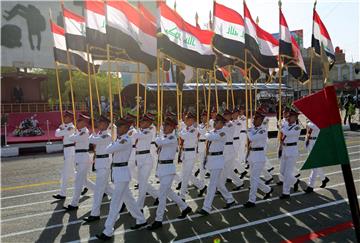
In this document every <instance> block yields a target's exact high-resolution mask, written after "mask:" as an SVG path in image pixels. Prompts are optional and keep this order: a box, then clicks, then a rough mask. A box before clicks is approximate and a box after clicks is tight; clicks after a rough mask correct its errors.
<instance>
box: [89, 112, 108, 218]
mask: <svg viewBox="0 0 360 243" xmlns="http://www.w3.org/2000/svg"><path fill="white" fill-rule="evenodd" d="M97 123H98V124H97V128H98V130H99V132H98V133H97V134H95V133H93V134H91V135H90V137H89V142H90V143H91V144H94V145H95V146H96V147H95V151H96V155H95V171H96V181H95V189H94V201H93V206H92V209H91V213H90V216H89V217H86V218H84V221H86V222H92V221H96V220H99V219H100V207H101V202H102V198H103V195H104V193H105V191H106V192H107V193H109V192H111V190H110V185H109V176H110V169H111V158H110V156H109V153H107V152H106V148H107V146H109V144H111V142H112V138H111V133H110V131H109V130H108V127H109V124H110V120H109V119H108V118H107V117H105V116H103V115H101V116H100V117H99V119H98V122H97Z"/></svg>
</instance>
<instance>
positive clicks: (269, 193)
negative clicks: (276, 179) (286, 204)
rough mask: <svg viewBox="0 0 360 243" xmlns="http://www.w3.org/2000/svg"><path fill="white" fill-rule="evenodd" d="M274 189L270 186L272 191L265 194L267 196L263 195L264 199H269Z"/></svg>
mask: <svg viewBox="0 0 360 243" xmlns="http://www.w3.org/2000/svg"><path fill="white" fill-rule="evenodd" d="M273 191H274V189H272V188H270V191H269V192H268V193H266V194H265V196H264V197H263V200H266V199H269V198H270V196H271V193H272V192H273Z"/></svg>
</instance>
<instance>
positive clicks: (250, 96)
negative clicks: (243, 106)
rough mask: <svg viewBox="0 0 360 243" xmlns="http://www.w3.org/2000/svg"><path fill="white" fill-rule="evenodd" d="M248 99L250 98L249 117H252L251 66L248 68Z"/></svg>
mask: <svg viewBox="0 0 360 243" xmlns="http://www.w3.org/2000/svg"><path fill="white" fill-rule="evenodd" d="M249 71H250V72H249V82H248V84H249V100H250V119H252V117H253V109H252V108H253V107H252V103H253V99H252V80H251V68H250V69H249Z"/></svg>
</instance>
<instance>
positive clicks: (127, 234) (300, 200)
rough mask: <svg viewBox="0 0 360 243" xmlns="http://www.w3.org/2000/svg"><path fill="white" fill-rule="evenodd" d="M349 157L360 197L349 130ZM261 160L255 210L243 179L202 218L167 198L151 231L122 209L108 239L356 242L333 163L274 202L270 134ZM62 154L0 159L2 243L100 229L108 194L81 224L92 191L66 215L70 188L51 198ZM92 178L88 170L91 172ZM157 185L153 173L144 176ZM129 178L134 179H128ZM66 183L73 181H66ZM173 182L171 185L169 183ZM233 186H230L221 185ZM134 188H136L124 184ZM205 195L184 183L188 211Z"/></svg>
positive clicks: (84, 236)
mask: <svg viewBox="0 0 360 243" xmlns="http://www.w3.org/2000/svg"><path fill="white" fill-rule="evenodd" d="M345 136H346V143H347V148H348V152H349V156H350V159H351V166H352V171H353V177H354V181H355V185H356V188H357V192H358V195H359V197H358V199H360V194H359V193H360V137H359V133H356V132H345ZM269 141H270V142H269V146H268V158H269V159H270V160H271V162H272V163H273V165H274V167H275V170H274V179H275V180H274V182H273V183H272V184H271V186H272V187H273V188H274V193H273V194H272V197H271V198H270V199H268V200H262V196H263V195H261V194H260V193H259V194H258V201H257V204H256V207H255V208H250V209H245V208H243V207H242V204H243V203H245V202H246V201H247V199H248V193H249V191H248V185H249V178H248V177H246V178H245V186H244V188H242V189H241V190H239V191H232V193H233V195H234V197H235V200H236V201H237V204H236V206H234V207H232V208H230V209H226V210H224V209H222V208H223V206H224V205H225V202H224V201H223V199H222V198H221V196H220V195H216V197H215V200H214V203H213V206H214V208H213V211H212V212H211V214H210V215H209V216H200V215H198V214H195V213H191V214H190V215H189V216H188V217H187V218H185V219H177V218H176V217H177V216H178V215H179V213H180V211H179V209H178V207H177V206H176V205H174V203H172V202H169V201H168V204H167V212H166V213H165V218H164V222H163V227H162V228H161V229H158V230H155V231H148V230H147V229H142V230H137V231H133V230H131V229H130V227H131V226H132V225H133V224H134V223H135V220H134V219H133V218H132V217H131V216H130V215H129V213H128V212H124V213H121V217H120V219H119V220H118V221H117V223H116V230H115V236H114V238H113V241H114V242H123V241H124V242H136V243H138V242H139V243H140V242H141V243H142V242H146V243H150V242H215V243H218V242H307V241H312V242H342V243H343V242H355V241H356V240H355V232H354V228H353V227H352V224H351V213H350V209H349V205H348V202H347V194H346V190H345V184H344V179H343V175H342V171H341V168H340V166H331V167H326V168H324V171H325V174H326V175H327V177H329V179H330V182H329V183H328V185H327V188H325V189H322V188H319V185H320V184H321V182H320V181H317V184H316V185H317V188H316V189H315V191H314V192H313V193H311V194H305V193H304V192H303V190H301V188H304V189H305V187H306V182H307V179H308V176H309V173H310V171H301V176H300V179H301V183H300V186H301V188H300V190H299V191H298V192H296V193H292V197H291V199H290V200H288V201H286V200H279V198H278V196H279V195H280V194H281V186H278V185H276V182H277V174H278V173H279V160H278V159H277V152H276V143H277V142H276V139H271V140H269ZM299 148H300V153H301V156H300V158H299V160H298V163H297V167H298V168H300V167H301V165H302V163H303V162H304V160H305V159H306V156H307V154H306V153H305V150H304V143H303V141H301V142H300V144H299ZM62 164H63V157H62V154H52V155H46V154H42V155H31V156H22V157H17V158H7V159H2V164H1V166H2V177H1V183H2V186H1V241H2V242H54V241H56V242H60V241H61V242H88V241H92V242H96V241H97V239H96V238H95V235H96V234H97V233H101V231H102V230H103V226H104V223H105V220H106V216H107V213H108V210H109V203H110V202H109V200H108V199H106V198H105V199H104V200H103V204H102V208H101V220H100V221H97V222H93V223H84V221H83V220H82V219H83V218H84V217H86V216H88V215H89V213H90V210H91V205H92V192H91V191H89V192H88V193H87V194H86V195H85V196H83V197H82V198H81V200H80V205H79V206H80V207H79V210H77V211H75V212H70V213H66V212H65V210H63V209H62V207H63V206H64V205H67V204H68V203H69V202H70V200H71V198H70V197H71V195H72V192H73V188H72V187H71V188H70V189H69V196H68V197H67V199H66V201H57V200H55V199H53V198H52V197H51V195H52V194H54V193H57V192H58V189H59V178H60V170H61V168H62ZM178 171H180V170H178ZM90 179H91V180H93V181H94V179H95V174H94V173H92V172H91V173H90ZM151 180H152V182H153V183H154V185H155V186H156V187H158V184H156V178H155V177H154V176H152V177H151ZM132 184H133V183H132ZM71 186H72V183H71ZM174 187H175V185H173V188H174ZM227 187H228V189H229V190H232V188H233V187H234V185H232V184H230V183H228V184H227ZM131 189H132V191H133V194H134V195H135V196H137V190H134V187H133V185H131ZM203 200H204V198H203V197H201V198H199V197H198V196H197V191H196V190H195V188H194V187H193V186H190V189H189V195H188V197H187V202H188V204H189V206H190V207H191V208H192V209H193V211H194V212H195V211H196V209H197V208H199V207H202V204H203ZM153 201H154V199H153V198H151V197H147V199H146V202H145V204H146V206H145V208H144V213H145V218H147V219H148V222H152V221H153V220H154V218H155V211H156V206H153Z"/></svg>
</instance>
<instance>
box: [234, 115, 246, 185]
mask: <svg viewBox="0 0 360 243" xmlns="http://www.w3.org/2000/svg"><path fill="white" fill-rule="evenodd" d="M232 118H233V124H234V127H235V131H234V148H235V169H236V170H237V172H238V173H239V174H240V179H243V178H244V177H245V175H246V174H247V171H246V170H245V163H244V162H245V153H246V117H245V116H244V109H243V108H240V110H239V109H237V108H235V109H234V111H233V115H232Z"/></svg>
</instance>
